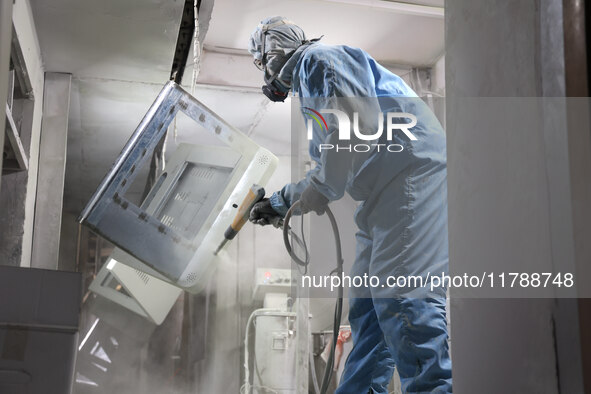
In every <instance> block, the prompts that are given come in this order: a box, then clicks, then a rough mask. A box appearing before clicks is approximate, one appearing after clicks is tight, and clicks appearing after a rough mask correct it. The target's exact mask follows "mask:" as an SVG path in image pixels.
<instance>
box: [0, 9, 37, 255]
mask: <svg viewBox="0 0 591 394" xmlns="http://www.w3.org/2000/svg"><path fill="white" fill-rule="evenodd" d="M12 22H13V25H14V31H15V32H16V37H17V39H18V41H19V44H20V46H21V49H22V51H23V57H24V61H25V65H26V68H27V72H28V74H29V78H30V80H31V85H32V88H33V96H34V99H35V101H34V102H33V104H32V108H31V109H30V114H31V115H30V116H29V117H28V118H27V119H23V123H22V125H21V130H24V129H26V131H25V132H24V134H25V136H24V137H23V144H25V151H26V152H27V154H28V156H29V170H28V171H26V172H24V171H23V172H17V173H13V174H9V175H6V176H3V177H2V180H1V182H2V185H1V186H0V189H1V190H2V193H0V264H2V265H12V266H22V267H29V266H30V264H31V252H32V239H33V219H34V216H35V199H36V189H37V169H38V166H37V164H38V162H37V159H38V157H39V141H40V137H39V136H40V131H41V116H42V106H43V78H44V75H43V64H42V60H41V52H40V50H39V41H38V39H37V33H36V30H35V24H34V21H33V16H32V13H31V7H30V4H29V2H28V0H20V1H17V2H15V3H14V5H13V10H12ZM21 132H22V131H21Z"/></svg>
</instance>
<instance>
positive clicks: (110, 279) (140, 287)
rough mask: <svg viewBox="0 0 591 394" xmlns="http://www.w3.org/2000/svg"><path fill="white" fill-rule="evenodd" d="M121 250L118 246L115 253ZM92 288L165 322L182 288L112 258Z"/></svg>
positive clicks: (94, 281) (145, 314) (134, 309)
mask: <svg viewBox="0 0 591 394" xmlns="http://www.w3.org/2000/svg"><path fill="white" fill-rule="evenodd" d="M120 253H121V251H120V250H118V249H116V250H115V254H120ZM90 290H91V291H92V292H94V293H96V294H98V295H100V296H103V297H105V298H107V299H109V300H111V301H113V302H115V303H117V304H119V305H121V306H123V307H125V308H127V309H129V310H131V311H133V312H135V313H137V314H138V315H140V316H143V317H145V318H146V319H148V320H150V321H151V322H153V323H156V324H158V325H160V324H162V322H163V321H164V319H165V318H166V316H167V315H168V312H169V311H170V309H172V307H173V305H174V303H175V302H176V300H177V299H178V298H179V296H180V295H181V293H182V290H181V289H180V288H178V287H176V286H173V285H171V284H169V283H167V282H164V281H162V280H160V279H158V278H154V277H153V276H150V275H148V274H146V273H145V272H142V271H140V270H137V269H135V268H131V267H128V266H127V265H125V264H121V263H119V262H117V260H115V259H113V257H109V259H108V260H107V262H106V263H105V264H104V265H103V267H102V268H101V269H100V270H99V273H98V275H97V276H96V278H95V279H94V280H93V281H92V283H91V284H90Z"/></svg>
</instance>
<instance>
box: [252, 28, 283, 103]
mask: <svg viewBox="0 0 591 394" xmlns="http://www.w3.org/2000/svg"><path fill="white" fill-rule="evenodd" d="M267 34H268V33H267V32H266V31H265V32H264V33H263V39H262V43H261V54H262V55H261V59H255V60H254V65H255V66H257V68H258V69H259V70H261V71H263V72H264V73H265V77H264V78H265V84H264V85H263V86H262V88H261V89H262V90H263V94H264V95H265V96H267V98H268V99H269V100H271V101H273V102H284V101H285V99H286V98H287V95H288V93H289V86H284V85H283V84H282V83H281V82H280V81H278V80H277V75H279V70H281V67H282V66H283V64H285V62H287V60H288V59H289V54H286V53H285V51H284V50H282V49H271V50H269V52H267V53H265V41H266V37H267ZM269 69H274V70H277V71H276V72H275V73H274V74H271V73H270V72H269Z"/></svg>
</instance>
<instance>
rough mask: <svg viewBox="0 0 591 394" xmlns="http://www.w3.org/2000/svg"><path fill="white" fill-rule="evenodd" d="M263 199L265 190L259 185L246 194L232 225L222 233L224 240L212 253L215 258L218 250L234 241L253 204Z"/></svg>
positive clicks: (253, 186)
mask: <svg viewBox="0 0 591 394" xmlns="http://www.w3.org/2000/svg"><path fill="white" fill-rule="evenodd" d="M263 197H265V189H264V188H262V187H261V186H259V185H252V187H251V188H250V190H249V191H248V194H247V195H246V197H245V198H244V200H243V201H242V204H240V207H239V208H238V213H237V214H236V217H235V218H234V221H233V222H232V224H230V225H229V226H228V228H227V229H226V231H225V232H224V240H223V241H222V243H221V244H220V246H218V248H217V249H216V250H215V252H214V253H213V254H214V255H216V256H217V254H218V253H219V252H220V250H222V248H223V247H224V245H226V243H227V242H228V241H230V240H232V239H234V237H235V236H236V234H238V231H240V229H241V228H242V226H244V223H246V221H247V220H248V215H250V210H251V209H252V207H253V206H254V204H256V203H257V202H259V201H261V200H262V199H263Z"/></svg>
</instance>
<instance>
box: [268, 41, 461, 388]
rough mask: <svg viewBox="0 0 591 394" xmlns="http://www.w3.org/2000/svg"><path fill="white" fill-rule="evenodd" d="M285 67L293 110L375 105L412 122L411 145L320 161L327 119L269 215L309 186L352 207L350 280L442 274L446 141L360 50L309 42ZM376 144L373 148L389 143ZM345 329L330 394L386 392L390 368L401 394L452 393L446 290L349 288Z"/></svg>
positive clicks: (417, 104)
mask: <svg viewBox="0 0 591 394" xmlns="http://www.w3.org/2000/svg"><path fill="white" fill-rule="evenodd" d="M290 61H291V62H295V66H294V65H293V64H292V67H293V76H292V89H293V92H294V93H297V95H298V96H299V98H300V101H301V103H302V107H306V106H307V105H306V104H307V102H308V101H307V100H312V101H313V100H316V99H317V98H329V97H376V98H377V99H376V101H377V102H378V103H379V106H380V110H381V111H383V112H387V111H394V112H408V113H412V114H414V115H415V116H416V117H417V119H418V124H417V126H416V127H414V128H413V129H412V133H413V134H414V135H415V136H416V137H417V140H416V141H410V139H409V138H408V137H407V136H405V135H404V134H402V133H396V134H395V136H394V138H395V142H396V143H399V144H401V145H402V146H404V150H403V151H402V152H398V153H392V152H388V151H385V150H381V151H380V152H377V151H376V150H375V149H374V151H373V152H371V153H369V154H365V155H364V156H357V158H353V159H351V157H349V158H348V159H347V158H346V155H345V156H342V157H345V159H342V158H341V157H337V154H336V153H334V152H333V151H324V152H322V153H320V152H319V149H318V147H319V144H321V143H327V142H330V143H333V144H336V143H338V142H339V141H338V135H337V134H338V133H337V132H336V129H337V128H338V127H337V124H336V121H337V120H336V116H330V115H327V116H325V119H326V121H327V122H328V130H324V132H322V130H321V129H320V128H315V129H314V135H313V139H312V140H310V155H311V157H312V159H313V160H314V161H315V162H316V164H317V165H316V167H315V168H314V169H312V170H311V171H310V172H309V173H308V174H307V176H306V178H305V179H304V180H302V181H300V182H298V183H293V184H289V185H286V186H285V187H284V188H283V189H282V190H281V191H280V192H277V193H274V194H273V195H272V197H271V204H272V206H273V208H274V209H275V210H277V211H278V212H280V213H283V214H285V212H286V211H287V209H288V208H289V206H291V204H292V202H294V201H296V200H297V199H298V198H299V196H300V194H301V193H302V191H303V190H304V189H305V188H306V187H307V186H308V185H310V184H311V185H313V186H314V187H315V188H316V189H317V191H319V192H321V193H322V194H324V195H325V196H326V197H327V198H328V199H329V200H331V201H332V200H337V199H339V198H341V197H342V196H343V194H344V193H345V191H347V192H348V193H349V194H350V195H351V196H352V197H353V198H354V199H355V200H357V201H360V202H361V203H360V205H359V208H358V209H357V212H356V214H355V222H356V224H357V226H358V228H359V231H358V232H357V234H356V238H357V250H356V260H355V262H354V265H353V268H352V272H351V273H350V275H363V274H364V273H367V274H368V275H376V276H378V277H382V278H385V277H386V276H388V275H394V276H399V275H421V276H422V277H425V275H427V272H430V273H431V274H437V273H441V272H445V273H447V266H448V247H447V189H446V149H445V134H444V131H443V129H442V127H441V125H440V124H439V122H438V121H437V119H436V118H435V116H434V115H433V113H432V111H431V110H430V109H429V108H428V106H427V105H426V104H425V103H423V102H422V101H421V100H420V99H419V98H417V95H416V93H415V92H414V91H413V90H412V89H411V88H410V87H409V86H408V85H407V84H406V83H405V82H404V81H403V80H402V79H401V78H400V77H398V76H397V75H395V74H393V73H391V72H390V71H388V70H386V69H385V68H384V67H382V66H381V65H379V64H378V63H377V62H376V61H375V60H374V59H372V58H371V57H370V56H369V55H368V54H367V53H366V52H364V51H362V50H361V49H357V48H351V47H347V46H329V45H323V44H319V43H314V44H311V45H308V46H303V47H302V48H301V49H300V50H298V51H297V52H296V53H295V54H294V55H293V57H292V58H291V59H290ZM385 137H386V133H383V136H382V138H381V140H380V141H381V142H388V141H384V138H385ZM359 157H361V158H362V159H361V160H360V159H359ZM343 160H345V162H343ZM349 321H350V324H351V330H352V334H353V344H354V346H353V350H352V351H351V353H350V355H349V357H348V359H347V363H346V366H345V371H344V374H343V377H342V379H341V382H340V384H339V388H338V389H337V393H354V394H360V393H366V392H368V391H370V389H371V390H373V392H374V393H387V385H388V383H389V382H390V380H391V378H392V374H393V370H394V366H395V365H396V366H397V368H398V372H399V375H400V378H401V383H402V387H403V390H404V392H406V393H423V392H436V393H448V392H451V391H452V383H451V382H452V379H451V360H450V358H449V351H448V342H447V340H448V334H447V324H446V312H445V289H443V290H442V291H441V292H439V293H438V294H435V295H433V294H430V295H429V296H419V297H408V296H405V295H404V294H403V293H401V292H400V291H399V292H397V291H396V290H393V289H385V290H384V289H374V288H369V289H357V290H354V289H351V298H350V310H349Z"/></svg>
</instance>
